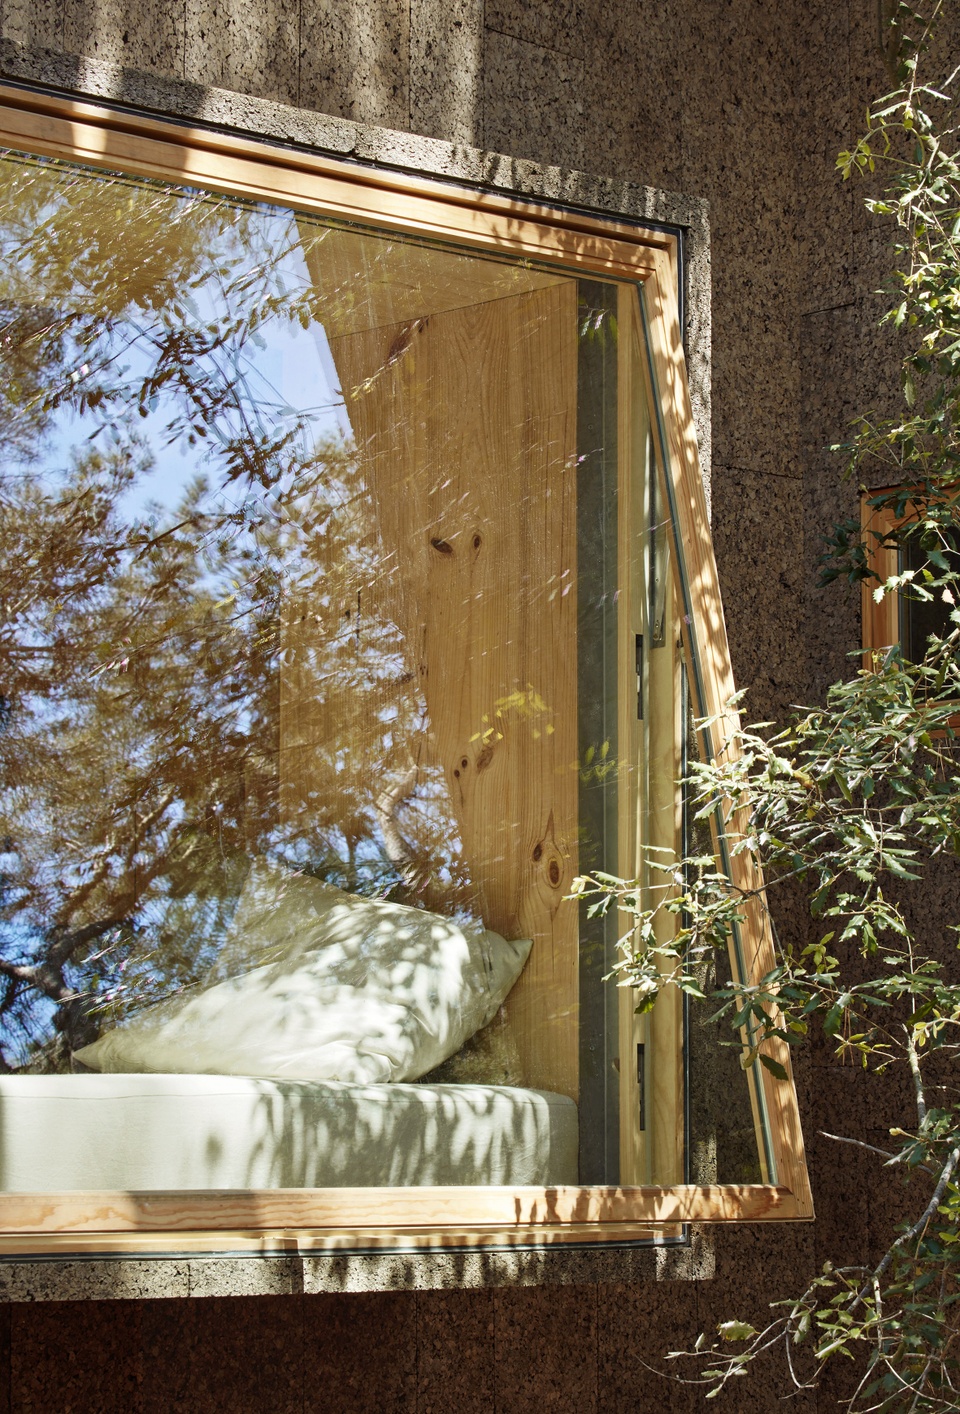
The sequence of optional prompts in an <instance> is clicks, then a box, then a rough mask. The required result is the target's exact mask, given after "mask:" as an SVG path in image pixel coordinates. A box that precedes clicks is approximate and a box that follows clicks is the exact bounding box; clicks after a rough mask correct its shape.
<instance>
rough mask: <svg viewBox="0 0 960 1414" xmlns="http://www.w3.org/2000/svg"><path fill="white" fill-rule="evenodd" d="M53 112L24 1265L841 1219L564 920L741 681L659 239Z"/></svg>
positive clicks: (9, 534)
mask: <svg viewBox="0 0 960 1414" xmlns="http://www.w3.org/2000/svg"><path fill="white" fill-rule="evenodd" d="M38 103H39V101H38ZM62 108H63V111H61V109H58V107H57V105H56V104H54V103H52V102H51V103H48V104H47V105H46V110H45V111H44V112H43V113H42V114H39V113H37V112H31V111H30V110H29V109H23V108H21V109H15V108H10V109H9V110H7V112H6V114H5V117H4V128H5V138H4V140H5V142H6V143H7V144H8V146H7V149H6V151H5V153H4V155H3V157H2V160H0V366H2V379H0V439H2V454H3V460H2V471H0V503H2V517H0V546H2V554H0V594H2V599H3V608H4V623H3V628H2V631H0V634H2V636H0V662H2V674H3V676H2V682H0V691H2V697H0V842H2V858H0V884H2V894H0V1064H2V1071H3V1074H2V1075H0V1131H2V1134H0V1139H2V1142H0V1189H2V1190H3V1191H4V1192H5V1194H6V1195H7V1196H5V1197H0V1223H2V1224H3V1225H4V1226H5V1228H6V1230H7V1232H8V1237H7V1239H6V1244H7V1250H10V1251H16V1250H23V1251H36V1250H42V1244H43V1241H44V1240H46V1238H45V1237H44V1236H43V1234H49V1233H51V1232H53V1231H58V1232H60V1233H67V1234H70V1236H69V1237H68V1238H67V1239H66V1240H67V1241H68V1243H72V1244H73V1245H74V1246H78V1247H84V1246H87V1247H89V1246H98V1245H99V1246H101V1247H102V1246H104V1245H106V1246H107V1247H109V1246H111V1245H114V1246H116V1245H118V1244H119V1245H121V1246H122V1245H124V1244H126V1245H127V1246H128V1247H130V1246H132V1247H136V1246H137V1245H140V1246H143V1245H144V1244H145V1243H149V1241H152V1240H154V1238H153V1237H151V1234H157V1233H163V1232H167V1233H168V1237H169V1241H170V1242H172V1243H173V1245H174V1246H176V1245H177V1244H178V1243H179V1244H180V1245H182V1243H183V1240H184V1238H183V1229H190V1230H192V1231H194V1232H197V1231H201V1232H204V1233H207V1234H208V1235H209V1241H210V1245H211V1246H213V1247H216V1246H217V1244H218V1239H217V1238H216V1233H217V1231H218V1230H221V1229H227V1228H229V1229H241V1230H243V1231H244V1232H246V1233H247V1237H246V1238H243V1239H242V1240H241V1238H239V1237H236V1236H231V1237H230V1238H229V1245H231V1246H233V1247H236V1246H237V1243H238V1242H240V1244H241V1245H242V1244H243V1241H250V1242H251V1243H253V1244H254V1245H256V1244H259V1245H261V1246H262V1245H263V1243H264V1242H265V1241H266V1242H267V1244H268V1245H269V1234H270V1232H272V1231H275V1230H279V1229H283V1230H285V1231H286V1232H289V1231H291V1230H295V1231H298V1232H300V1234H301V1239H300V1240H301V1241H303V1242H306V1243H308V1244H310V1243H312V1244H315V1245H321V1246H322V1245H325V1244H327V1243H329V1242H340V1243H347V1244H348V1245H349V1243H350V1242H351V1241H354V1242H358V1243H362V1245H370V1242H371V1241H380V1242H387V1243H389V1242H390V1241H397V1242H400V1244H401V1245H410V1243H411V1242H413V1243H416V1242H418V1241H421V1242H422V1241H454V1240H455V1241H479V1240H497V1241H502V1240H504V1237H505V1236H506V1237H508V1239H509V1240H514V1241H536V1240H538V1239H542V1238H544V1237H549V1239H550V1240H554V1241H555V1240H558V1239H559V1240H563V1239H564V1238H569V1239H576V1240H579V1241H583V1240H585V1239H591V1238H595V1239H597V1240H599V1239H601V1238H613V1239H616V1238H620V1239H623V1238H637V1237H642V1236H644V1235H650V1234H652V1233H653V1232H654V1231H655V1230H656V1225H657V1224H677V1223H680V1222H682V1221H684V1220H686V1219H693V1218H708V1219H709V1218H718V1217H737V1216H741V1217H750V1218H756V1217H763V1216H783V1217H796V1216H805V1215H808V1213H809V1201H808V1194H807V1189H806V1180H805V1174H804V1171H803V1162H802V1148H801V1146H800V1141H799V1134H798V1131H797V1128H796V1121H795V1113H794V1103H795V1102H794V1097H793V1091H792V1086H791V1085H790V1083H789V1082H782V1081H776V1080H774V1079H773V1078H772V1077H771V1076H766V1077H760V1076H757V1075H755V1074H754V1072H753V1071H750V1072H749V1073H745V1072H744V1071H743V1069H742V1068H741V1067H740V1064H739V1057H738V1055H737V1050H736V1047H735V1046H733V1047H731V1046H730V1045H723V1044H721V1041H722V1040H725V1039H728V1038H724V1037H722V1036H721V1035H720V1034H718V1033H717V1031H716V1029H715V1028H712V1027H711V1025H710V1023H709V1021H708V1019H707V1018H706V1017H704V1016H700V1015H698V1014H697V1012H696V1011H695V1010H694V1009H692V1008H691V1007H689V1006H686V1005H685V1004H684V1002H683V1001H682V999H681V998H680V997H679V995H677V994H670V993H665V994H664V995H663V996H662V997H661V998H660V1000H659V1001H658V1003H657V1006H656V1008H655V1009H654V1011H653V1013H652V1014H648V1015H644V1016H638V1015H637V1014H636V1011H635V1003H636V999H635V998H634V997H633V995H632V994H631V993H630V992H629V991H628V990H624V989H619V990H618V989H617V988H616V987H615V985H614V984H613V983H612V982H611V981H610V980H609V973H610V970H611V967H612V965H613V963H614V962H615V961H616V958H617V932H616V923H615V921H614V920H613V919H610V920H608V921H606V922H605V921H603V920H593V919H590V918H589V917H588V915H587V912H586V910H585V909H582V908H581V907H580V906H579V905H578V903H577V901H576V899H575V898H574V897H572V896H571V894H572V885H573V881H574V879H575V878H576V877H577V875H578V873H580V872H581V871H587V870H589V871H595V870H598V869H599V870H605V871H607V872H610V873H616V874H621V875H628V876H633V875H634V874H638V875H639V877H640V878H641V880H642V881H645V882H644V886H645V887H652V886H653V885H652V881H651V880H649V879H647V876H646V871H647V865H646V863H645V860H646V859H647V857H648V855H649V851H650V850H651V849H654V850H655V849H658V848H659V849H675V848H678V847H679V846H680V845H681V844H682V840H683V834H684V831H685V828H686V823H685V808H684V801H683V798H682V795H681V792H680V790H679V788H678V781H679V779H680V777H681V776H682V774H683V770H684V760H685V755H686V753H687V752H691V751H694V750H697V749H698V748H699V749H702V750H704V751H707V752H711V751H714V750H715V749H716V747H715V743H714V741H713V737H712V735H711V732H712V731H713V730H714V729H705V728H695V727H692V726H691V725H690V724H691V722H692V721H694V719H695V718H698V717H701V716H704V715H708V714H716V713H718V712H720V711H721V710H722V709H723V706H724V698H725V695H727V694H728V693H729V691H730V690H731V687H732V685H731V684H730V681H729V672H728V668H727V665H726V646H725V638H724V634H723V625H722V617H721V616H720V613H719V601H718V599H717V596H716V584H715V571H714V568H713V560H712V553H711V551H710V547H709V536H708V533H707V528H706V521H705V513H704V508H703V495H702V489H701V486H700V481H699V473H698V469H697V464H696V456H695V445H694V442H693V438H692V434H691V430H690V418H689V409H688V407H687V404H686V394H685V387H684V383H683V371H682V353H681V349H680V346H679V338H678V324H677V320H676V301H675V295H674V288H675V279H676V271H675V269H674V266H673V258H674V255H675V242H674V241H673V240H672V238H670V237H669V236H663V235H660V236H652V235H651V234H650V233H646V232H642V231H637V230H635V229H631V228H615V227H611V228H607V227H605V226H604V225H603V223H601V222H599V221H597V220H594V219H593V218H587V217H580V218H571V217H565V216H562V215H560V214H558V213H552V212H549V211H544V210H540V211H535V210H524V209H523V208H521V207H517V206H514V205H512V204H510V203H508V202H506V201H505V200H500V199H492V198H480V197H471V196H470V195H469V194H466V193H463V192H449V191H446V190H445V189H443V188H439V187H434V188H430V187H427V186H426V185H422V184H421V185H418V184H416V183H413V182H410V181H405V179H404V180H401V179H396V178H394V179H391V181H389V182H388V181H386V180H384V181H383V182H382V183H380V184H379V185H378V183H377V182H376V181H375V180H374V178H373V177H372V175H371V174H370V173H359V172H351V171H349V170H347V169H338V168H336V166H335V165H334V164H333V163H326V164H324V163H322V162H320V161H318V160H317V159H309V158H306V157H297V156H296V155H295V154H290V153H279V152H277V153H274V152H272V151H271V150H270V149H265V148H257V147H256V146H255V145H254V144H246V145H244V144H242V143H239V142H238V141H236V140H230V139H222V140H219V147H218V142H217V140H215V139H214V138H213V137H212V136H211V135H209V134H208V135H205V136H204V140H203V141H202V142H197V141H194V142H193V143H191V141H190V139H189V138H188V137H187V136H186V135H178V134H176V133H173V132H171V131H170V130H169V129H159V128H156V127H151V125H149V124H147V123H146V122H144V121H140V120H137V119H134V118H127V119H124V118H123V116H122V115H116V114H113V115H110V114H101V115H98V114H97V113H96V112H95V111H94V110H84V111H83V112H82V113H78V112H76V111H73V112H72V113H71V112H67V111H66V108H65V105H63V106H62ZM68 118H72V119H73V121H70V122H68V121H67V120H68ZM81 159H82V160H81ZM91 163H93V164H94V165H90V164H91ZM187 172H189V177H187V176H185V175H184V174H185V173H187ZM716 730H719V728H716ZM717 848H718V849H720V851H721V854H723V842H722V839H720V838H718V840H717ZM727 865H728V867H730V868H731V869H733V868H735V867H736V864H735V861H734V862H731V861H729V860H728V861H727ZM768 954H769V943H768V940H767V938H766V937H765V935H764V934H763V933H762V931H758V932H757V934H756V936H754V935H753V934H751V933H750V931H749V928H748V927H745V930H744V936H743V937H738V938H737V939H735V940H734V944H733V945H732V947H731V955H730V959H729V962H728V964H727V965H728V966H729V967H730V968H731V969H732V974H731V975H732V977H733V979H734V981H740V982H744V981H749V980H750V978H751V977H753V976H755V975H757V973H758V972H761V971H763V970H764V969H765V967H766V966H767V965H768V964H769V956H768ZM225 1191H226V1192H229V1194H230V1198H229V1201H227V1200H226V1199H225V1197H224V1193H225ZM31 1195H33V1196H31ZM171 1230H175V1231H174V1232H171ZM251 1231H253V1232H255V1234H258V1235H255V1236H252V1237H251V1236H250V1235H249V1234H250V1232H251ZM177 1232H179V1234H180V1235H179V1236H178V1235H176V1233H177ZM264 1234H266V1236H264ZM59 1240H60V1242H61V1245H62V1243H63V1241H64V1239H63V1238H62V1237H61V1238H60V1239H59ZM226 1240H227V1239H226V1238H224V1239H221V1241H226ZM201 1245H202V1244H201Z"/></svg>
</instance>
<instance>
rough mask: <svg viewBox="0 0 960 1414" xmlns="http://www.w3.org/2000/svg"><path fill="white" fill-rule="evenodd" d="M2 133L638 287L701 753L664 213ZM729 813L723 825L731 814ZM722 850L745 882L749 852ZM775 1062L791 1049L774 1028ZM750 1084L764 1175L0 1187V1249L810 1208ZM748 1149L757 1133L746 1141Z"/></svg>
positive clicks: (107, 113)
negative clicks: (562, 1183) (494, 1182)
mask: <svg viewBox="0 0 960 1414" xmlns="http://www.w3.org/2000/svg"><path fill="white" fill-rule="evenodd" d="M0 144H2V145H3V146H4V147H9V148H13V149H17V150H22V151H28V152H32V153H35V154H37V155H40V156H48V157H52V158H59V159H63V160H66V161H75V162H79V163H83V164H85V165H88V166H91V167H94V168H97V167H101V168H106V169H109V170H114V171H124V172H129V173H131V174H134V175H137V176H143V177H149V178H156V179H159V180H164V181H172V182H180V183H183V184H186V185H191V186H199V187H202V188H205V189H209V190H213V191H218V192H222V193H225V194H228V195H234V196H242V197H246V198H250V199H254V200H257V201H266V202H274V203H277V204H282V205H284V206H291V207H294V208H296V209H298V210H301V211H305V212H308V213H316V214H317V215H321V216H327V217H333V218H337V219H340V220H348V221H356V222H358V223H363V224H367V225H371V226H375V227H377V228H378V229H384V228H386V229H390V230H395V231H397V232H400V233H405V234H409V235H417V236H425V237H431V238H434V239H441V240H444V241H449V242H454V243H456V244H457V245H460V246H462V247H464V248H465V249H474V250H478V251H486V252H496V253H498V254H502V255H504V256H520V257H528V258H531V259H535V260H536V261H537V262H538V263H544V262H546V263H548V264H557V265H559V266H563V267H564V268H566V269H568V270H569V269H570V268H571V267H573V268H575V269H576V271H577V273H594V274H596V275H599V276H602V277H606V278H608V279H612V280H617V281H620V282H630V283H631V284H634V285H638V286H640V288H641V290H642V300H641V301H639V302H635V303H636V304H637V305H638V307H639V306H642V309H641V310H640V313H639V314H638V317H639V318H640V319H642V324H643V328H642V330H641V334H642V338H643V341H644V343H645V346H646V349H647V356H646V367H645V369H644V375H643V376H644V379H645V381H646V384H647V393H648V398H649V404H650V407H651V409H653V416H654V417H655V418H656V426H655V429H654V437H655V443H656V446H657V456H658V459H659V462H660V466H661V474H662V476H663V478H664V479H665V487H666V494H667V499H668V502H669V504H670V509H671V512H672V521H673V527H674V529H673V535H674V544H673V551H674V553H673V556H672V563H673V566H674V574H675V578H676V586H677V593H678V596H679V602H680V605H681V612H682V616H683V619H684V624H685V627H684V630H683V638H684V648H685V656H686V661H687V669H688V674H689V677H690V681H691V684H692V689H693V697H694V708H695V711H696V712H697V713H698V715H699V716H702V717H704V718H709V719H711V723H710V725H709V726H704V727H702V728H701V729H700V733H699V735H700V738H701V739H700V743H699V744H700V749H701V752H706V753H708V754H711V755H716V754H717V753H718V752H719V751H720V750H721V749H723V743H724V741H725V740H726V739H727V738H728V737H729V735H730V733H731V732H732V730H734V729H735V727H736V725H737V719H736V715H735V713H734V712H733V711H732V709H731V708H730V705H729V703H730V700H731V698H732V696H733V692H734V685H733V680H732V676H731V671H730V662H729V651H728V646H727V637H726V630H725V627H724V621H723V613H722V608H721V604H720V594H719V586H718V581H717V570H716V564H715V561H714V555H713V548H712V544H711V540H710V533H709V524H708V515H707V507H706V502H705V497H704V489H703V483H702V479H701V474H700V466H699V461H698V455H697V443H696V435H695V432H694V425H693V418H692V411H691V406H690V399H689V393H688V389H687V383H686V375H685V370H684V358H683V341H682V335H681V328H680V322H679V312H678V300H677V286H678V242H677V239H676V237H675V236H674V235H672V234H670V233H669V232H664V231H659V230H654V229H649V228H645V227H642V226H638V225H634V224H631V223H627V222H624V221H617V220H615V219H606V218H601V217H597V216H592V215H590V214H588V213H584V212H578V211H572V212H571V211H565V210H559V209H557V208H554V207H551V206H548V205H543V204H537V203H536V202H526V201H520V200H514V199H512V198H510V197H508V196H504V195H499V194H494V193H490V192H483V191H477V190H473V189H469V188H464V187H458V186H456V185H453V184H448V183H443V182H440V181H436V180H429V179H422V178H419V177H412V176H408V175H406V174H403V173H398V172H393V171H383V170H374V169H371V168H366V167H362V166H359V165H356V164H352V163H350V162H346V161H340V160H338V159H333V158H330V157H326V156H322V155H318V154H316V153H312V152H309V151H304V150H300V149H294V148H283V147H278V146H273V145H271V144H269V143H267V142H264V141H259V140H255V139H248V138H244V137H240V136H236V135H233V134H228V133H223V132H217V131H213V130H208V129H201V128H191V127H187V126H185V125H182V124H178V123H174V122H167V121H165V120H161V119H155V118H151V117H147V116H144V115H140V114H136V113H130V112H126V111H121V110H117V109H109V108H104V107H101V106H99V105H96V104H93V103H88V102H84V101H79V100H74V99H69V98H64V97H60V96H57V95H50V94H44V93H41V92H31V91H26V90H21V89H17V88H12V87H5V86H2V85H0ZM743 823H744V822H743V821H739V822H738V820H737V819H734V820H733V821H732V822H730V824H731V825H732V827H733V829H737V828H738V825H739V824H743ZM716 843H717V849H718V854H719V855H720V857H721V858H722V859H723V861H724V865H725V867H726V868H727V869H728V872H729V873H730V876H731V878H732V879H733V881H734V883H735V884H736V885H737V886H738V887H739V888H740V889H742V890H744V891H745V893H746V894H747V896H748V897H749V896H751V891H752V890H755V888H756V886H757V884H758V882H759V877H758V875H757V874H756V873H755V872H754V870H753V866H752V864H751V863H750V861H749V860H748V859H747V857H746V856H745V855H742V854H741V855H739V856H736V857H731V856H730V852H729V851H728V850H727V848H726V846H725V842H724V840H723V838H722V836H718V837H717V841H716ZM737 951H738V957H739V961H740V966H741V969H742V970H741V974H740V980H742V981H743V982H745V983H750V982H753V981H756V980H758V979H759V978H760V977H762V976H763V975H764V974H765V973H766V972H768V971H769V970H770V969H771V968H772V967H773V966H774V949H773V942H772V937H771V933H770V928H769V924H768V922H767V920H766V919H765V917H764V914H763V911H762V909H761V908H760V907H759V905H752V906H751V911H750V914H749V916H748V918H747V919H746V920H745V923H744V925H743V928H742V936H741V938H740V939H739V940H738V948H737ZM770 1052H771V1055H772V1056H773V1058H774V1059H775V1060H777V1061H779V1062H780V1063H781V1064H782V1065H783V1066H784V1068H785V1069H786V1070H787V1073H788V1076H789V1075H790V1055H789V1048H788V1047H787V1046H786V1045H785V1044H783V1043H782V1042H780V1041H776V1040H775V1041H773V1042H772V1043H771V1044H770ZM757 1069H758V1070H759V1071H760V1073H759V1075H758V1076H757V1084H758V1086H759V1089H760V1100H759V1101H757V1100H755V1106H754V1107H755V1118H756V1119H757V1122H758V1125H759V1118H760V1117H759V1114H758V1113H757V1105H758V1103H759V1105H760V1107H761V1108H762V1109H764V1110H765V1115H766V1120H765V1124H764V1126H762V1127H763V1128H764V1130H765V1133H766V1134H767V1136H768V1144H767V1146H766V1150H767V1157H766V1160H765V1163H766V1168H765V1172H769V1171H770V1169H771V1168H772V1170H773V1172H774V1174H775V1178H776V1181H775V1182H773V1183H759V1184H739V1185H738V1184H715V1185H710V1186H697V1185H692V1184H679V1185H675V1186H671V1187H651V1186H644V1187H562V1188H516V1189H509V1188H502V1189H501V1188H466V1187H446V1188H391V1189H382V1188H381V1189H329V1188H328V1189H276V1190H265V1191H238V1192H217V1191H209V1192H206V1191H204V1192H198V1191H191V1192H176V1193H172V1192H166V1193H165V1192H155V1193H154V1192H140V1193H130V1192H109V1193H108V1192H73V1193H43V1194H2V1195H0V1252H2V1253H4V1254H7V1255H11V1256H12V1255H17V1254H27V1253H29V1254H37V1253H46V1254H49V1255H55V1254H65V1253H67V1252H70V1253H77V1252H99V1253H109V1252H117V1253H122V1252H140V1253H144V1252H149V1253H163V1252H172V1251H177V1252H188V1251H204V1252H217V1251H231V1252H243V1251H252V1252H267V1251H269V1252H276V1251H303V1252H310V1251H318V1250H319V1251H329V1250H339V1251H343V1250H347V1249H351V1250H357V1249H363V1250H370V1249H379V1248H392V1249H402V1250H407V1249H416V1248H418V1247H449V1246H457V1247H463V1246H483V1245H491V1244H492V1245H495V1246H501V1247H502V1246H515V1245H522V1246H523V1245H534V1244H557V1243H577V1244H583V1243H585V1242H591V1243H596V1242H633V1241H637V1240H651V1239H653V1240H656V1239H658V1238H659V1239H660V1240H663V1239H664V1238H665V1237H668V1236H670V1235H675V1234H676V1232H677V1230H678V1225H680V1224H685V1223H689V1222H698V1223H699V1222H731V1221H740V1222H761V1221H772V1220H777V1221H779V1220H787V1219H792V1220H796V1219H809V1218H812V1216H813V1206H812V1201H811V1194H810V1186H809V1181H808V1177H807V1170H806V1164H805V1159H804V1150H803V1141H802V1137H801V1133H800V1127H799V1120H798V1113H797V1103H796V1094H795V1089H794V1085H793V1081H792V1078H788V1080H787V1081H778V1080H776V1079H775V1078H774V1077H773V1076H772V1075H770V1074H769V1073H768V1072H767V1071H766V1070H765V1069H764V1070H760V1068H759V1067H758V1068H757ZM761 1153H763V1149H761Z"/></svg>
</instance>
